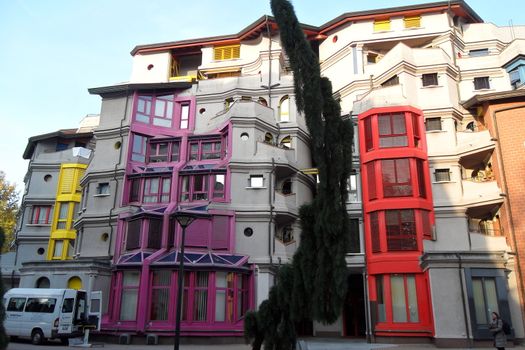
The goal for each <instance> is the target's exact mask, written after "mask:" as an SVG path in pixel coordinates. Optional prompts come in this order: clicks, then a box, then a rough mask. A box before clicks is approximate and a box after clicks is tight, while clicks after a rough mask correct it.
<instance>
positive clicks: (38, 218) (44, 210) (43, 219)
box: [29, 205, 52, 225]
mask: <svg viewBox="0 0 525 350" xmlns="http://www.w3.org/2000/svg"><path fill="white" fill-rule="evenodd" d="M51 218H52V215H51V206H50V205H35V206H33V211H32V212H31V219H30V221H29V223H30V224H32V225H49V224H51Z"/></svg>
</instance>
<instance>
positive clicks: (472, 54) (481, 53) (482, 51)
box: [468, 49, 489, 57]
mask: <svg viewBox="0 0 525 350" xmlns="http://www.w3.org/2000/svg"><path fill="white" fill-rule="evenodd" d="M488 54H489V49H477V50H470V51H469V52H468V55H469V56H470V57H481V56H488Z"/></svg>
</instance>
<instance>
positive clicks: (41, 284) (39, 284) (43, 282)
mask: <svg viewBox="0 0 525 350" xmlns="http://www.w3.org/2000/svg"><path fill="white" fill-rule="evenodd" d="M49 286H50V283H49V278H47V277H40V278H39V279H37V280H36V284H35V287H36V288H49Z"/></svg>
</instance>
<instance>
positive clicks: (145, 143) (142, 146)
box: [129, 134, 148, 163]
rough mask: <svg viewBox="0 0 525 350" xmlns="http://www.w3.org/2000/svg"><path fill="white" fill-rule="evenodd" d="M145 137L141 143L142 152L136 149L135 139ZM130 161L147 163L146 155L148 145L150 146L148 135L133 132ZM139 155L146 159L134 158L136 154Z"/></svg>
mask: <svg viewBox="0 0 525 350" xmlns="http://www.w3.org/2000/svg"><path fill="white" fill-rule="evenodd" d="M139 137H141V138H143V141H142V143H141V145H140V148H141V149H140V153H139V152H135V150H134V148H135V147H134V146H135V140H136V139H137V138H139ZM130 146H131V147H130V152H129V153H130V157H129V159H130V161H132V162H140V163H145V162H146V155H147V147H148V137H147V136H144V135H141V134H132V138H131V145H130ZM135 155H137V156H139V157H140V158H144V160H137V159H133V158H134V156H135Z"/></svg>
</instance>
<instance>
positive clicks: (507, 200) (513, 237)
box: [492, 104, 525, 315]
mask: <svg viewBox="0 0 525 350" xmlns="http://www.w3.org/2000/svg"><path fill="white" fill-rule="evenodd" d="M520 108H525V104H520V105H517V106H512V107H505V108H500V109H496V110H494V111H493V112H492V121H493V123H494V132H495V134H496V135H495V136H496V141H497V143H496V152H497V154H498V167H499V168H500V169H501V171H500V173H501V180H502V185H503V191H504V193H505V194H506V196H504V197H503V198H504V201H505V204H506V205H507V207H508V209H509V224H510V238H511V240H512V244H513V245H514V250H515V251H516V254H515V256H516V267H517V268H516V270H517V272H518V278H517V280H518V284H519V287H520V291H521V293H520V299H521V303H520V304H521V305H522V310H521V312H522V315H523V314H524V310H523V301H524V300H525V295H524V293H525V290H524V289H523V288H524V285H523V275H522V270H521V263H520V255H519V253H518V245H517V240H516V232H515V226H514V219H513V217H514V216H513V215H512V206H511V204H510V198H509V197H510V193H509V189H508V186H507V176H506V175H505V165H504V163H503V154H502V152H501V142H500V141H499V140H500V136H499V128H498V119H497V118H496V113H499V112H505V111H510V110H514V109H520Z"/></svg>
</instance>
